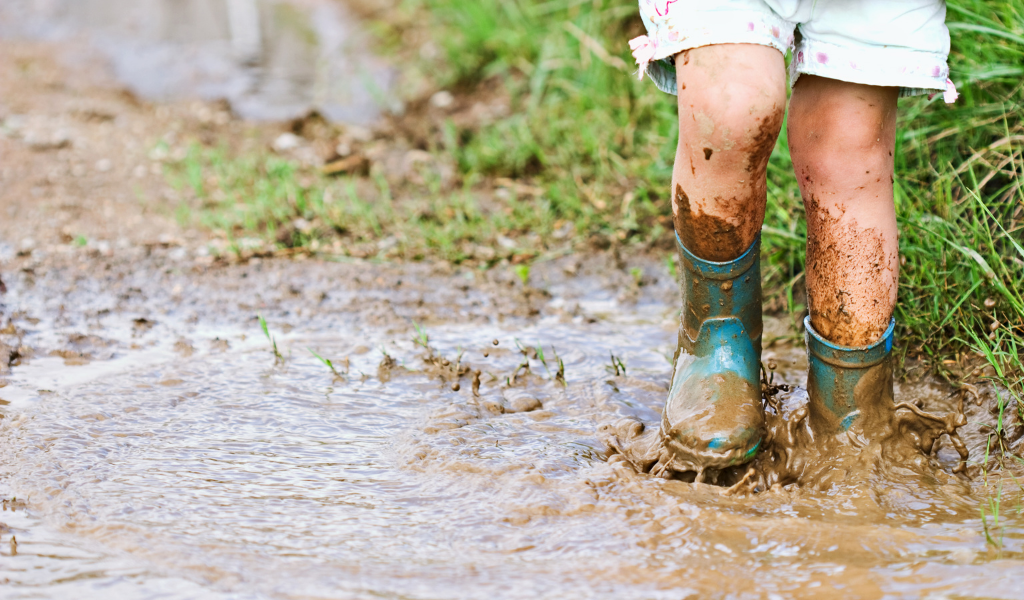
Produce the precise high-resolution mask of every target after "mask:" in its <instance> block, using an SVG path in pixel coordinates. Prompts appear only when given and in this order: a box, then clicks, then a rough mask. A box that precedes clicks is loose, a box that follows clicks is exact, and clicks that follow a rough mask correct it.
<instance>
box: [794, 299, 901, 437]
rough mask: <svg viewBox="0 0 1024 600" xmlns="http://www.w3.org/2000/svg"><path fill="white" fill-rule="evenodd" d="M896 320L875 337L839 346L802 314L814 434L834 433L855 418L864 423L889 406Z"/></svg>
mask: <svg viewBox="0 0 1024 600" xmlns="http://www.w3.org/2000/svg"><path fill="white" fill-rule="evenodd" d="M895 328H896V320H895V319H893V320H892V321H891V322H890V323H889V328H888V329H887V330H886V332H885V334H884V335H883V336H882V338H881V339H879V340H878V341H877V342H875V343H873V344H869V345H867V346H862V347H859V348H849V347H846V346H839V345H837V344H833V343H832V342H829V341H828V340H826V339H825V338H823V337H822V336H821V335H820V334H819V333H818V332H817V331H815V330H814V327H813V326H812V325H811V318H810V317H807V318H805V319H804V329H805V330H806V332H805V334H804V336H805V340H806V342H807V358H808V371H807V395H808V396H809V398H810V407H809V408H810V420H811V429H812V431H813V432H814V434H815V436H816V437H817V436H819V435H834V434H837V433H842V432H845V431H848V430H850V428H851V427H853V426H854V425H855V424H857V425H858V426H859V427H867V428H870V427H871V424H872V423H873V422H875V421H876V420H878V422H879V423H883V422H885V421H886V419H885V417H886V415H888V414H889V413H891V412H892V411H893V410H895V401H894V399H893V376H892V345H893V337H894V336H893V331H894V330H895Z"/></svg>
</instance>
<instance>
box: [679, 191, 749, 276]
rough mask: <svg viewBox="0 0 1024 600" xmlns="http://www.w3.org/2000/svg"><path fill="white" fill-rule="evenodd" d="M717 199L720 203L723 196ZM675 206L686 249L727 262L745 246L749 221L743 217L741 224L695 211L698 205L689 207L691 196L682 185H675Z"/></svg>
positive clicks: (698, 254)
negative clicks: (734, 223) (745, 220)
mask: <svg viewBox="0 0 1024 600" xmlns="http://www.w3.org/2000/svg"><path fill="white" fill-rule="evenodd" d="M715 200H716V203H718V204H719V205H721V199H720V198H716V199H715ZM733 203H734V204H735V203H736V202H735V200H734V201H733ZM674 208H675V209H676V210H674V211H673V212H675V216H676V219H675V225H676V231H678V232H679V237H680V238H681V239H682V240H683V243H684V244H686V247H687V249H688V250H689V251H690V252H693V253H694V254H696V255H697V256H698V257H700V258H703V259H704V260H712V261H715V262H725V261H728V260H732V259H734V258H736V257H737V256H739V255H740V254H741V253H742V252H743V251H744V250H745V249H746V245H747V244H746V243H745V238H746V235H745V231H743V230H744V229H746V228H749V223H746V222H744V221H743V219H744V217H741V218H740V221H741V224H740V225H733V224H732V223H730V222H729V221H726V220H725V219H723V218H721V217H716V216H715V215H709V214H706V213H703V212H700V209H699V208H697V211H696V212H694V210H693V208H696V207H691V206H690V198H689V196H687V195H686V192H685V191H683V186H681V185H679V184H676V194H675V206H674Z"/></svg>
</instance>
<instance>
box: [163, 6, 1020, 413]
mask: <svg viewBox="0 0 1024 600" xmlns="http://www.w3.org/2000/svg"><path fill="white" fill-rule="evenodd" d="M387 14H388V15H389V16H388V18H389V21H388V22H387V23H379V24H377V30H378V31H381V32H383V35H384V38H385V42H386V43H385V46H390V47H391V48H393V49H395V51H396V52H406V53H407V54H408V53H409V52H410V51H415V50H417V49H416V48H412V49H410V48H405V47H404V41H403V40H407V39H417V38H416V36H415V35H411V34H410V33H418V34H420V37H419V38H418V39H431V40H434V41H435V43H438V44H441V45H442V46H443V52H442V54H443V55H444V57H446V60H443V61H441V62H440V63H439V64H431V65H428V68H429V72H430V73H432V76H433V77H434V81H435V83H436V84H437V86H438V88H444V89H449V90H452V91H453V92H455V93H456V95H457V96H458V95H463V94H468V95H473V94H478V93H481V92H482V91H486V92H487V93H488V94H490V96H492V97H493V96H495V95H497V96H498V97H501V98H505V99H506V100H507V103H508V110H507V111H505V113H504V115H505V116H502V117H500V118H497V119H496V120H493V121H491V122H489V123H487V124H486V125H484V126H457V125H456V124H455V123H454V122H453V121H449V122H447V123H445V124H443V125H441V126H439V127H436V128H434V129H432V130H431V131H430V133H429V135H428V136H427V140H426V142H425V146H426V149H427V150H428V151H429V152H430V153H431V154H432V155H434V156H435V157H439V158H440V159H442V160H445V161H448V162H450V163H451V164H454V165H455V167H456V169H455V170H456V173H457V177H456V179H455V181H456V183H455V184H454V187H452V186H451V185H450V184H448V185H447V187H446V185H445V184H443V182H442V180H441V178H440V177H439V176H437V175H435V174H432V172H430V170H429V169H427V170H426V171H425V172H424V173H423V182H422V183H419V184H416V185H411V184H410V185H404V186H400V189H392V187H391V186H389V184H388V183H387V181H386V180H385V179H384V177H382V176H379V175H378V176H371V177H369V178H339V179H328V178H324V177H321V176H319V175H318V174H317V173H316V172H315V170H311V169H303V168H301V167H299V166H298V165H297V164H296V163H294V162H289V161H287V160H283V159H281V158H278V157H275V156H272V155H246V156H230V155H229V154H228V153H227V152H226V151H224V150H220V149H216V148H200V147H198V146H197V147H195V148H193V149H192V151H191V152H190V153H189V155H188V157H187V158H186V159H185V160H184V161H182V162H181V163H180V164H179V165H177V168H176V169H174V171H173V180H174V181H175V182H176V183H177V185H179V186H180V187H181V188H183V189H187V190H189V192H190V194H192V195H193V196H195V197H196V198H197V201H198V202H199V204H198V209H197V210H193V211H191V212H190V213H188V214H185V215H180V218H183V219H190V220H199V221H200V222H202V223H203V224H205V225H206V226H208V227H211V228H213V229H218V230H222V231H224V232H225V236H226V237H227V238H228V239H229V240H233V239H237V238H241V237H246V236H257V237H260V238H262V239H264V240H267V241H268V243H269V244H271V245H276V246H278V247H284V246H288V247H295V246H298V247H303V248H307V249H311V250H318V251H331V252H335V253H340V254H350V255H356V256H366V257H380V258H404V259H412V260H416V259H422V258H428V257H429V258H441V259H445V260H450V261H454V262H469V263H471V264H481V265H494V264H495V263H498V262H499V261H502V260H504V259H509V260H511V261H512V262H513V263H517V264H518V263H526V262H528V261H529V260H531V259H534V258H536V257H538V256H541V255H544V253H549V252H553V251H564V250H565V249H567V248H570V247H572V245H573V244H577V247H578V244H579V243H580V242H583V241H585V240H590V241H592V242H598V243H599V244H600V245H607V244H621V245H625V246H636V247H638V248H651V247H654V248H664V249H668V248H671V220H670V217H669V215H670V214H671V211H670V206H669V198H668V195H667V192H668V187H669V186H668V182H669V179H670V174H671V166H672V158H673V154H674V149H675V145H676V136H677V128H676V109H675V105H674V98H672V97H670V96H668V95H665V94H661V93H659V92H657V91H656V89H655V88H654V86H653V85H652V84H651V83H650V82H649V81H647V80H645V81H643V82H639V81H637V80H636V77H635V76H634V75H633V72H632V69H633V68H632V66H631V65H632V59H631V57H630V56H629V53H628V48H627V46H626V41H627V40H628V39H630V38H631V37H633V36H635V35H638V34H640V33H641V32H642V25H641V24H640V21H639V17H638V16H637V14H636V6H635V4H634V3H618V2H610V1H608V0H585V1H584V0H550V1H540V0H476V1H474V2H462V1H461V0H405V1H404V2H402V3H401V5H400V8H399V9H398V10H396V11H389V12H388V13H387ZM947 21H948V23H949V26H950V29H951V32H952V39H953V49H952V54H951V57H950V65H951V68H952V74H951V77H952V79H953V81H954V82H955V83H956V84H957V86H958V89H959V91H960V93H961V97H960V100H959V101H958V102H957V103H956V104H955V105H953V106H946V105H945V104H943V102H942V99H941V97H936V98H935V99H932V100H929V99H927V98H925V97H917V98H908V99H904V100H901V103H900V105H901V116H900V127H899V133H898V139H897V149H898V152H897V165H896V169H897V176H898V179H897V188H896V202H897V208H898V213H899V221H900V228H901V239H900V249H901V253H902V256H903V257H904V259H905V261H906V262H905V264H904V265H903V267H902V276H901V283H900V291H899V305H898V308H897V315H896V316H897V320H898V323H899V331H898V335H899V340H900V351H901V355H902V356H903V357H908V356H909V357H920V358H922V359H925V360H927V361H928V362H929V364H932V365H935V366H936V367H938V368H939V369H940V371H942V370H945V369H952V370H953V371H954V372H958V369H961V368H962V367H963V366H964V365H966V364H974V363H972V361H975V362H976V361H977V357H979V356H980V357H983V358H984V359H985V361H986V362H988V363H989V364H990V365H991V367H990V368H989V369H988V370H987V371H985V372H984V373H982V374H983V375H987V376H991V377H993V378H996V379H999V380H1000V381H1002V382H1003V383H1004V384H1006V385H1007V386H1008V387H1009V388H1010V390H1011V392H1012V393H1014V394H1015V395H1016V397H1017V398H1018V400H1019V399H1020V393H1021V383H1022V379H1021V377H1022V366H1021V346H1022V345H1024V342H1022V340H1024V297H1022V292H1021V291H1020V288H1021V282H1024V248H1022V239H1024V187H1022V184H1021V180H1020V174H1021V172H1022V171H1024V158H1022V149H1024V124H1022V121H1021V116H1020V115H1021V114H1024V106H1022V103H1024V83H1022V81H1024V5H1022V4H1021V3H1020V2H1016V1H1008V0H955V1H951V2H950V3H949V16H948V19H947ZM768 177H769V204H768V211H767V216H766V222H765V229H764V236H763V254H764V259H765V260H764V264H765V288H766V291H767V293H768V298H767V303H766V306H767V308H768V310H769V311H774V312H782V313H787V312H788V313H789V314H790V315H791V317H792V318H793V319H794V322H796V319H797V318H798V317H799V315H800V314H801V313H802V311H803V310H804V306H803V305H802V300H801V298H802V297H803V294H802V292H801V290H802V288H803V279H802V276H803V265H804V235H805V231H806V230H805V224H804V220H803V206H802V204H801V202H800V196H799V192H798V188H797V185H796V181H795V178H794V175H793V172H792V165H791V162H790V158H789V153H788V150H787V146H786V141H785V133H783V136H782V139H781V140H780V143H779V144H778V146H777V147H776V149H775V152H774V153H773V154H772V158H771V163H770V166H769V171H768ZM497 178H508V179H511V180H514V181H517V182H520V183H522V184H527V185H524V186H519V187H516V186H512V188H511V189H510V191H509V193H507V194H505V195H504V196H502V195H500V194H494V193H491V192H492V191H493V189H494V188H493V186H490V185H487V184H488V182H492V183H493V182H494V181H495V180H496V179H497ZM537 188H539V190H540V192H539V193H524V192H523V190H524V189H537ZM517 190H518V191H517ZM566 231H568V233H567V234H566V233H565V232H566ZM499 242H501V243H499ZM668 265H669V267H670V268H671V269H673V270H674V268H675V264H674V262H672V263H668ZM528 273H529V271H528V268H523V269H520V270H519V274H520V277H523V275H524V274H526V275H528ZM524 279H525V278H524ZM954 364H955V365H956V367H955V368H954V367H953V365H954Z"/></svg>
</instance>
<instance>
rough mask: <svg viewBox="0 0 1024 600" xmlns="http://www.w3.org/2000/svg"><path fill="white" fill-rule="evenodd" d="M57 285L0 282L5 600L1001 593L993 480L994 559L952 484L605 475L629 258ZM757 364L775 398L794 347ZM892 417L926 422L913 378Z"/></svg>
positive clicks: (625, 404) (633, 379)
mask: <svg viewBox="0 0 1024 600" xmlns="http://www.w3.org/2000/svg"><path fill="white" fill-rule="evenodd" d="M15 260H17V259H15ZM75 262H76V261H70V260H69V261H68V264H59V263H56V261H54V262H53V263H50V264H49V265H47V266H45V267H39V268H37V269H35V270H33V271H31V272H26V271H16V274H15V275H13V276H8V281H7V286H8V290H9V291H8V293H7V295H6V296H5V297H4V310H5V316H7V317H8V318H10V324H11V327H12V329H13V331H14V335H16V336H17V337H18V339H19V340H20V341H21V345H22V346H23V347H25V348H26V349H28V348H32V349H33V350H32V352H34V355H33V356H32V357H31V358H26V359H23V361H22V363H23V364H21V365H16V366H14V367H13V368H12V370H11V373H10V375H9V376H8V377H7V385H6V386H5V387H4V388H2V389H0V397H2V398H3V399H4V400H5V401H7V402H9V404H6V405H4V406H3V407H2V413H3V416H4V418H3V419H2V420H0V465H3V466H2V468H3V473H2V474H0V482H2V485H3V487H4V489H3V496H4V497H6V498H8V499H11V498H14V497H16V498H17V499H18V502H19V504H18V510H17V512H10V511H8V512H5V513H3V515H4V516H3V519H4V522H5V523H6V524H7V527H8V528H9V529H10V532H9V533H5V534H3V537H2V538H0V542H3V546H2V550H3V554H4V556H3V560H2V561H0V565H2V567H0V569H2V572H0V578H4V579H5V580H6V581H7V583H6V584H5V585H6V589H7V590H8V593H9V594H10V595H11V597H25V598H27V597H52V598H58V597H71V596H74V597H99V596H100V595H107V594H109V592H110V591H116V592H117V593H118V594H119V597H141V598H148V597H167V596H170V597H211V598H216V597H220V596H222V595H223V596H229V597H257V598H262V597H268V598H292V597H338V598H340V597H345V598H351V597H357V598H358V597H381V596H383V597H409V598H442V597H459V598H476V597H480V598H483V597H488V598H490V597H502V598H519V597H524V598H525V597H551V598H554V597H567V596H572V597H606V596H613V595H614V596H615V597H625V598H658V597H666V598H668V597H671V598H679V597H688V596H691V595H692V596H693V597H704V596H706V595H709V594H713V595H720V594H722V593H723V592H724V593H726V594H728V595H730V596H731V597H738V598H739V597H820V596H821V595H822V594H823V593H825V592H826V591H828V590H831V592H832V593H840V594H842V595H844V596H845V597H863V598H874V597H921V596H925V595H928V594H932V595H933V597H947V595H948V594H957V595H958V596H959V597H1006V598H1013V597H1020V595H1021V593H1020V591H1019V589H1018V588H1017V586H1016V585H1015V584H1014V577H1012V573H1015V572H1019V569H1021V568H1022V567H1024V555H1022V554H1021V541H1022V537H1021V533H1022V525H1024V520H1022V519H1021V518H1020V516H1019V515H1018V514H1017V512H1018V506H1019V502H1020V494H1019V493H1015V492H1013V491H1012V490H1013V489H1018V488H1016V487H1015V486H1014V487H1011V486H1012V485H1013V484H1012V480H1010V479H1009V478H1007V481H1006V482H1004V486H1005V489H1004V493H1003V496H1002V502H1003V511H1002V513H1001V515H1000V521H999V525H998V529H996V530H994V531H993V533H994V534H996V535H998V536H999V539H1000V543H1001V544H1002V549H1001V550H997V549H995V548H994V547H993V546H992V544H988V543H986V541H985V538H984V535H983V533H982V530H981V527H980V523H979V518H978V515H979V504H980V503H981V501H982V499H983V498H986V497H987V496H986V495H985V490H984V489H983V485H984V484H983V481H982V480H981V479H980V478H977V477H976V478H975V482H974V483H973V489H974V492H973V493H971V494H964V495H960V496H955V495H949V494H941V493H939V490H936V489H935V488H934V487H929V485H928V483H927V482H921V483H920V484H919V485H907V484H902V485H901V484H899V483H897V484H893V483H891V482H885V481H877V482H875V485H873V486H870V487H869V488H868V489H844V488H842V487H837V488H835V489H832V490H829V491H827V492H810V491H803V490H798V489H790V490H782V491H778V492H770V493H766V494H761V495H758V496H755V497H749V498H727V497H723V496H722V495H721V493H720V491H721V490H720V488H716V487H714V486H705V485H695V484H688V483H684V482H681V481H667V480H661V479H654V478H650V477H647V476H643V475H636V474H635V473H633V472H632V471H631V470H629V469H626V468H623V467H622V465H621V464H609V463H607V462H605V460H604V455H605V448H604V447H603V444H601V443H600V442H599V441H598V438H597V433H596V432H597V429H598V427H599V426H600V424H602V423H606V422H609V421H611V420H615V419H617V418H621V417H623V416H630V415H632V416H637V417H639V418H642V419H647V420H649V419H650V418H652V415H656V414H657V411H658V410H659V407H660V403H661V402H663V397H664V393H665V388H666V386H667V383H668V376H669V370H670V367H669V363H668V361H667V360H666V357H665V355H666V354H670V353H671V350H672V346H671V344H672V340H673V337H674V318H675V315H674V309H673V305H672V303H671V299H672V298H673V296H674V285H673V282H672V279H671V277H670V276H669V275H668V273H667V272H664V271H663V269H662V268H661V267H660V266H659V265H657V264H656V263H653V262H650V261H645V260H644V259H640V258H638V259H636V260H634V261H631V264H630V265H629V266H630V267H632V266H640V267H642V268H644V269H645V273H646V274H645V277H644V279H643V281H644V282H645V285H644V286H643V287H639V288H637V287H635V284H632V283H631V282H632V281H634V280H633V277H632V276H631V275H630V274H629V273H628V270H625V269H622V268H619V266H618V265H616V264H615V262H616V261H615V260H614V259H613V258H612V257H611V256H603V257H597V258H593V259H590V260H587V261H581V260H580V259H578V258H575V257H567V258H563V259H560V260H558V261H552V262H548V263H543V264H541V265H538V266H537V267H536V268H535V269H534V271H533V273H532V275H531V279H530V282H529V283H530V286H528V287H524V286H523V285H522V284H521V283H520V282H519V281H518V279H516V278H515V276H514V275H513V274H512V273H510V272H502V271H500V270H495V271H490V272H480V271H476V270H472V271H470V270H466V271H457V270H456V271H454V272H450V270H449V268H447V267H444V266H440V267H429V266H423V265H419V266H416V265H412V266H405V267H400V266H383V265H371V264H331V263H319V262H313V261H303V262H288V261H271V262H264V263H258V264H255V265H254V264H250V265H245V266H237V267H232V268H215V269H211V270H209V271H206V272H203V271H204V270H203V269H181V268H177V269H175V268H168V267H169V265H170V263H169V262H168V259H167V257H166V256H162V255H161V253H159V252H158V253H156V254H155V255H151V257H150V258H149V259H139V258H135V259H127V260H123V261H119V260H117V259H116V258H114V259H111V260H108V261H93V262H89V263H86V264H88V265H89V266H90V267H91V268H90V269H89V270H92V271H98V272H102V273H104V276H103V277H102V278H92V277H89V276H77V277H75V276H72V273H74V272H75V271H77V270H78V267H79V265H77V264H75ZM568 273H575V275H573V276H571V277H570V276H569V275H568ZM69 281H74V285H73V286H69V285H68V282H69ZM257 312H258V313H260V314H263V315H264V316H265V317H266V319H267V321H268V323H269V327H270V331H271V333H272V335H274V336H275V339H276V340H277V343H278V346H279V349H280V351H281V354H282V355H283V356H284V359H283V360H276V359H275V357H274V356H273V353H272V351H271V349H270V345H269V343H268V342H267V341H266V339H264V338H263V337H262V333H261V332H260V329H259V325H258V323H257V322H256V320H255V318H254V317H255V314H256V313H257ZM414 322H415V323H417V324H419V325H420V326H421V327H422V330H423V331H424V332H425V333H426V335H427V336H428V339H429V341H428V345H429V347H430V348H431V349H432V351H433V352H434V354H433V356H437V357H441V356H443V357H446V359H447V360H449V361H450V362H454V361H455V360H456V358H457V357H458V356H459V354H460V352H461V353H462V360H461V363H460V364H462V365H465V366H466V367H468V368H469V369H470V370H471V371H472V370H480V371H481V377H480V379H481V385H480V388H479V397H474V394H473V391H472V385H471V380H472V375H467V376H464V377H462V378H461V380H460V386H459V389H458V391H455V390H453V386H452V382H453V379H452V376H451V370H450V369H448V370H447V371H446V370H443V369H442V370H439V369H438V368H437V361H434V360H430V361H426V360H424V359H425V357H427V356H428V355H427V351H426V350H425V349H424V348H423V347H422V346H420V345H418V344H417V342H416V341H414V340H415V339H417V338H418V336H419V334H418V333H417V331H416V329H415V326H414V325H413V323H414ZM8 331H9V332H10V330H8ZM769 331H770V332H774V333H770V334H769V336H768V337H769V338H771V337H776V336H778V335H779V334H780V333H785V331H786V330H785V327H783V326H782V324H780V323H779V322H775V321H770V327H769ZM10 335H11V334H10V333H9V334H8V337H7V339H10V337H9V336H10ZM418 339H420V340H422V338H418ZM494 340H497V341H498V342H499V344H498V345H497V346H495V345H494V344H493V341H494ZM517 340H518V342H519V344H520V345H522V346H523V347H526V348H530V347H533V348H535V347H536V346H537V345H538V344H540V345H541V347H542V348H543V350H544V358H545V361H546V362H547V363H548V367H547V369H545V366H544V364H543V363H542V362H541V361H540V360H539V355H537V354H536V353H534V352H531V351H527V354H526V355H525V356H524V354H522V353H521V352H519V351H518V350H517V348H516V342H517ZM308 349H313V350H315V351H316V352H317V353H319V354H320V355H322V356H324V357H327V358H330V359H331V360H332V361H333V363H334V364H335V365H336V367H337V368H338V369H339V370H340V371H346V372H345V373H344V376H343V377H341V378H336V377H334V376H333V375H332V374H331V373H330V371H329V370H328V369H327V368H326V367H325V366H324V365H323V364H321V363H319V362H318V361H317V360H316V359H315V358H314V357H313V356H312V354H311V353H310V352H309V350H308ZM27 351H28V350H26V352H27ZM556 351H557V354H558V356H559V357H561V359H562V360H563V363H564V365H565V379H566V383H567V385H566V386H564V387H563V386H562V385H561V384H560V383H558V382H557V381H556V378H555V376H554V373H555V372H556V370H557V368H556V367H554V364H555V361H554V359H553V357H554V354H555V352H556ZM485 352H486V354H487V355H486V356H485V355H484V353H485ZM385 353H386V354H387V355H388V356H390V357H392V359H393V360H394V366H393V367H391V368H384V369H382V368H381V363H382V362H383V361H384V355H385ZM610 353H614V354H615V355H616V356H618V357H621V359H622V362H623V363H624V364H625V366H626V369H627V373H626V375H622V374H621V373H620V375H618V376H616V375H615V374H614V373H613V372H609V371H610V369H609V364H610V360H609V354H610ZM768 356H769V357H770V358H774V360H776V362H777V363H778V364H779V374H780V376H781V377H782V378H783V379H784V380H787V381H789V382H791V383H796V384H800V383H801V380H800V372H801V369H802V368H803V366H804V359H803V358H802V350H800V349H798V348H793V347H791V346H790V345H788V344H787V343H785V342H779V343H776V344H774V345H773V346H772V347H771V348H770V349H769V351H768ZM524 360H526V362H528V363H529V367H530V373H529V374H526V373H525V372H524V370H523V369H518V375H517V377H516V380H515V381H514V382H513V381H512V380H511V379H507V378H510V376H511V375H512V373H514V372H516V371H517V367H518V366H519V365H521V364H522V363H523V361H524ZM345 365H347V367H346V366H345ZM446 373H447V374H446ZM382 379H383V380H386V381H382ZM898 398H904V399H913V398H916V399H919V400H921V401H923V403H924V404H925V406H926V407H929V408H941V407H944V406H948V404H949V402H950V400H949V394H948V390H946V389H944V388H942V387H941V386H938V385H935V384H919V385H916V386H908V385H904V386H902V387H901V389H900V391H899V393H898ZM972 410H974V413H975V414H973V415H972V421H976V420H977V419H980V418H983V415H979V414H978V410H977V409H972ZM967 439H968V441H969V443H970V444H973V446H974V448H972V449H973V450H974V452H978V451H979V448H978V447H977V446H978V444H979V443H983V440H984V436H979V435H978V431H977V427H976V426H974V431H973V433H971V432H969V433H968V435H967ZM951 450H952V449H945V450H943V451H941V452H940V454H939V456H940V459H941V460H942V462H943V463H944V464H945V465H946V466H947V468H952V466H953V465H954V464H955V462H956V455H955V453H952V451H951ZM983 451H984V450H983V449H981V452H983ZM22 502H24V504H21V503H22ZM11 535H16V536H17V540H18V545H17V555H16V556H10V548H9V547H8V544H7V541H8V540H9V538H10V537H11Z"/></svg>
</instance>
